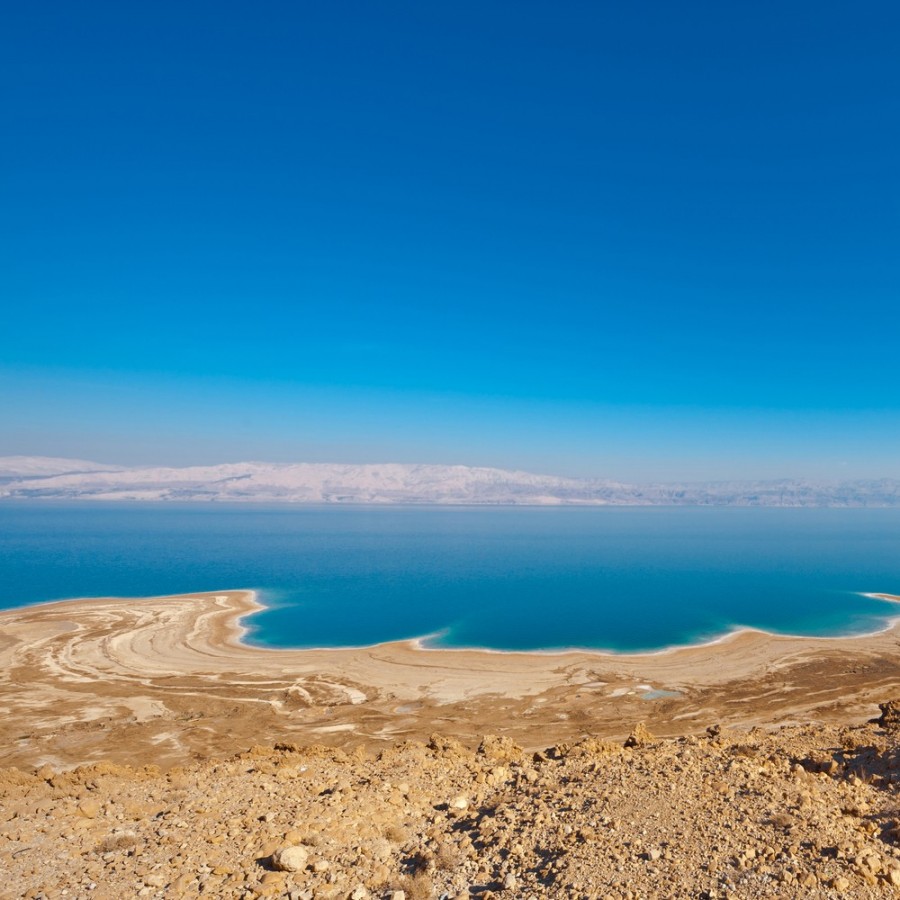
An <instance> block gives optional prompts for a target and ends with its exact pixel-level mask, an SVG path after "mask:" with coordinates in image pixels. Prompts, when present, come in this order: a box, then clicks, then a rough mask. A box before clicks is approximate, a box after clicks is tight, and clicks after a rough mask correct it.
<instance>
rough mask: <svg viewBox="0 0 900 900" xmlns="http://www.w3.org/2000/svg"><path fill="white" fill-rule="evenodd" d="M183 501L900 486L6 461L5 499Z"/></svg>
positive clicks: (515, 498) (554, 499)
mask: <svg viewBox="0 0 900 900" xmlns="http://www.w3.org/2000/svg"><path fill="white" fill-rule="evenodd" d="M33 498H40V499H47V500H160V501H162V500H169V501H173V500H180V501H204V500H205V501H253V502H261V503H271V502H281V503H373V504H390V503H420V504H425V503H432V504H452V505H465V504H477V505H498V506H500V505H504V506H505V505H510V506H515V505H529V506H559V505H579V506H798V507H818V506H841V507H855V506H868V507H893V506H900V481H895V480H888V479H881V480H875V481H843V482H818V481H802V480H784V481H723V482H702V483H701V482H694V483H690V482H687V483H679V484H623V483H621V482H617V481H605V480H599V479H581V478H560V477H556V476H552V475H535V474H532V473H530V472H517V471H507V470H505V469H490V468H481V467H471V466H438V465H408V464H399V463H384V464H369V465H341V464H331V463H262V462H246V463H226V464H223V465H217V466H188V467H184V468H166V467H159V466H151V467H145V466H141V467H125V466H109V465H102V464H100V463H92V462H88V461H86V460H78V459H58V458H55V457H44V456H8V457H0V500H2V499H7V500H23V499H33Z"/></svg>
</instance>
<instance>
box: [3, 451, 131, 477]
mask: <svg viewBox="0 0 900 900" xmlns="http://www.w3.org/2000/svg"><path fill="white" fill-rule="evenodd" d="M122 468H124V467H123V466H109V465H104V464H103V463H95V462H90V461H88V460H86V459H67V458H65V457H61V456H0V478H27V477H32V478H39V477H41V476H45V475H65V474H67V473H71V472H100V471H121V469H122Z"/></svg>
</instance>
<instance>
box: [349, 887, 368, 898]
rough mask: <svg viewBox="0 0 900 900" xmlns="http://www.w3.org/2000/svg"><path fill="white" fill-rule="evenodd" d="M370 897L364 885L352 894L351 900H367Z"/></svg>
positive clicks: (355, 889)
mask: <svg viewBox="0 0 900 900" xmlns="http://www.w3.org/2000/svg"><path fill="white" fill-rule="evenodd" d="M368 896H369V892H368V891H367V890H366V889H365V888H364V887H363V886H362V885H360V886H359V887H357V888H354V889H353V890H352V891H351V892H350V900H366V898H367V897H368Z"/></svg>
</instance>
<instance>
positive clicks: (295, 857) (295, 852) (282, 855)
mask: <svg viewBox="0 0 900 900" xmlns="http://www.w3.org/2000/svg"><path fill="white" fill-rule="evenodd" d="M308 862H309V851H308V850H307V849H306V848H305V847H301V846H299V845H293V846H288V847H281V848H280V849H279V850H276V851H275V852H274V853H273V854H272V865H273V867H274V868H275V869H277V870H278V871H280V872H302V871H303V870H304V869H305V868H306V865H307V863H308Z"/></svg>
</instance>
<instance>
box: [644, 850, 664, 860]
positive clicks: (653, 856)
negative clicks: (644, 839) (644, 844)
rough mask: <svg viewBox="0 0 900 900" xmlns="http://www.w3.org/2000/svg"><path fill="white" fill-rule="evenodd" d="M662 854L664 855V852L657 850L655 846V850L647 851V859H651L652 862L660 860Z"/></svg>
mask: <svg viewBox="0 0 900 900" xmlns="http://www.w3.org/2000/svg"><path fill="white" fill-rule="evenodd" d="M661 856H662V853H661V852H660V851H659V850H657V849H656V848H654V849H653V850H650V851H649V852H648V853H647V859H649V860H650V862H659V859H660V857H661Z"/></svg>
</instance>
